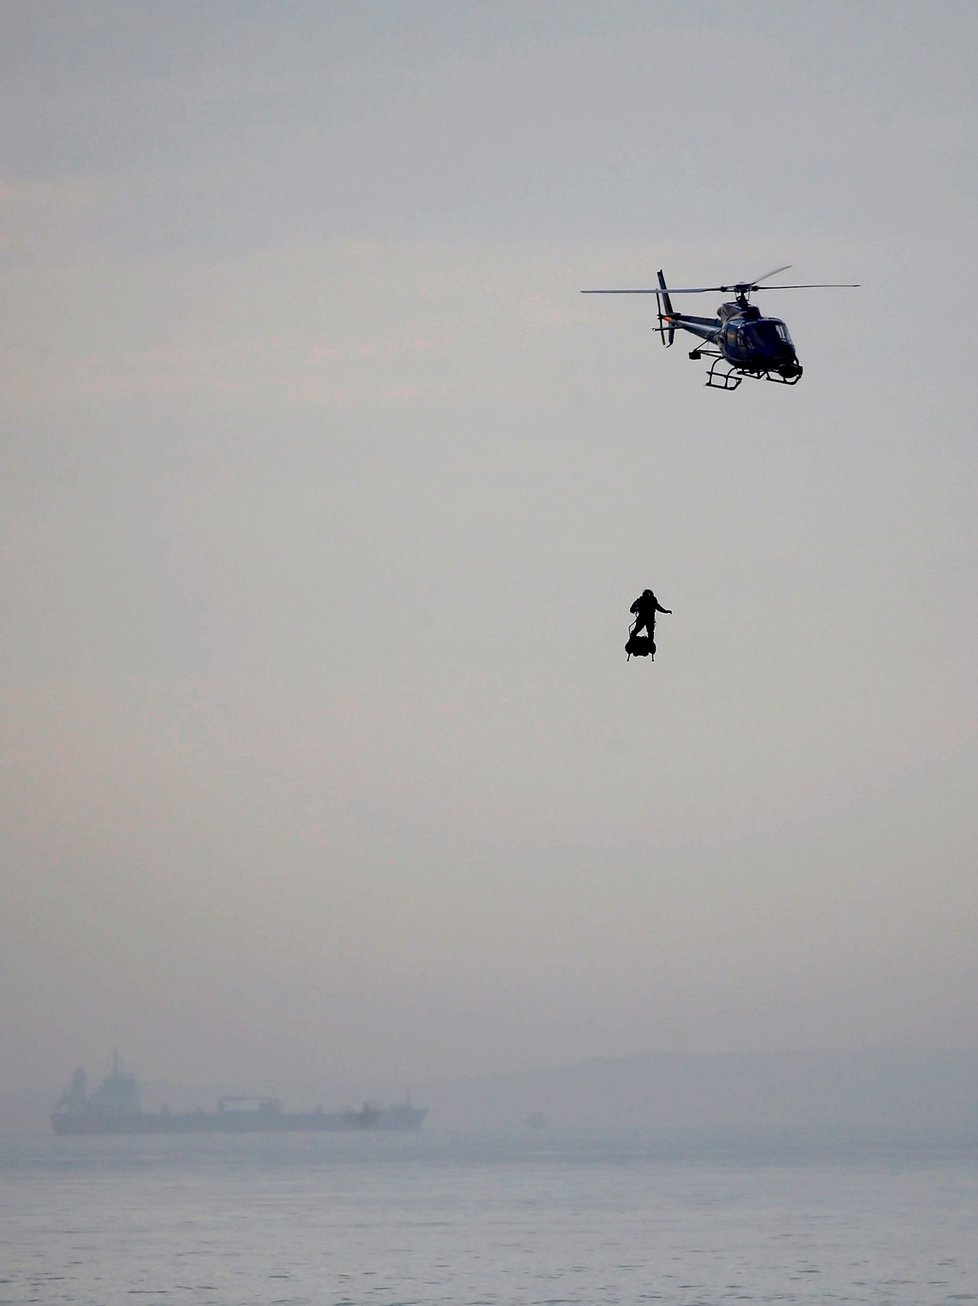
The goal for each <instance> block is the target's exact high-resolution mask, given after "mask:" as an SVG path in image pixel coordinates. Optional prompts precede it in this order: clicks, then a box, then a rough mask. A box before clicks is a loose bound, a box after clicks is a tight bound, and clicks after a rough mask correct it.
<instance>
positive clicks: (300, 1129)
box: [51, 1109, 403, 1135]
mask: <svg viewBox="0 0 978 1306" xmlns="http://www.w3.org/2000/svg"><path fill="white" fill-rule="evenodd" d="M381 1115H382V1113H381V1112H380V1111H375V1110H373V1109H367V1110H363V1111H336V1112H333V1111H308V1112H301V1113H294V1114H293V1113H288V1112H284V1111H281V1112H280V1111H190V1112H186V1113H182V1114H179V1115H177V1114H170V1113H166V1112H160V1113H159V1114H158V1115H152V1114H148V1113H145V1112H142V1113H140V1114H139V1115H116V1114H113V1113H109V1112H97V1111H92V1112H78V1113H68V1112H64V1113H58V1112H55V1113H54V1114H53V1115H52V1116H51V1127H52V1128H53V1130H54V1132H55V1133H56V1134H72V1135H83V1134H84V1135H93V1134H102V1135H104V1134H271V1133H276V1134H281V1133H352V1132H357V1131H360V1130H365V1129H376V1128H378V1126H379V1123H380V1119H381ZM401 1127H403V1126H401Z"/></svg>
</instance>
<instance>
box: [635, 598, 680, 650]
mask: <svg viewBox="0 0 978 1306" xmlns="http://www.w3.org/2000/svg"><path fill="white" fill-rule="evenodd" d="M628 610H629V612H631V613H633V615H634V617H635V624H634V625H633V626H632V628H631V630H629V632H628V643H627V644H626V645H625V652H626V653H627V654H628V656H629V657H631V656H632V654H634V655H635V656H636V657H640V658H647V657H651V658H653V659H654V658H655V614H656V613H657V612H665V613H668V614H669V615H670V616H671V615H672V609H671V608H664V607H663V606H662V604H661V603H660V602H659V600H658V599H657V598H656V597H655V595H654V594H653V593H652V591H651V590H643V591H642V593H641V594H640V595H639V596H638V598H637V599H636V600H635V602H634V603H633V604H632V606H631V607H630V608H629V609H628ZM643 629H644V630H645V631H646V634H645V635H640V634H639V631H640V630H643Z"/></svg>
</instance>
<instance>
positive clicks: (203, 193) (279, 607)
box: [0, 0, 978, 1096]
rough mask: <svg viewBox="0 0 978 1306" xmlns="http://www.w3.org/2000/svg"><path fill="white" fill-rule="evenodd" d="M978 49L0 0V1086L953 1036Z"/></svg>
mask: <svg viewBox="0 0 978 1306" xmlns="http://www.w3.org/2000/svg"><path fill="white" fill-rule="evenodd" d="M976 37H978V8H976V7H975V5H974V4H973V3H971V0H961V2H960V3H959V2H957V0H938V2H937V3H931V4H927V5H924V4H917V3H909V2H903V0H886V2H885V3H882V2H881V3H868V2H866V0H856V2H855V3H853V2H852V0H846V3H840V2H837V0H823V3H820V4H818V5H812V4H802V3H774V2H773V0H772V3H767V2H764V0H757V2H755V0H746V3H743V4H739V5H729V4H723V3H713V2H712V0H690V2H689V3H680V2H679V0H675V3H667V2H665V0H660V2H650V0H638V2H636V3H632V2H631V0H620V2H616V3H606V4H599V3H593V2H592V0H588V2H587V3H584V2H581V3H578V2H577V0H535V2H533V3H530V2H529V0H519V2H514V3H483V2H480V0H472V2H471V3H464V4H463V3H461V2H459V3H442V2H440V0H438V2H435V0H432V2H427V0H391V2H389V3H379V2H372V0H362V2H360V3H353V2H352V0H351V2H350V3H343V4H338V3H329V2H328V0H317V2H316V3H312V2H311V0H309V2H307V0H296V2H294V3H271V2H268V3H252V2H250V0H235V2H231V0H209V3H208V4H206V5H200V4H197V3H192V4H191V3H182V2H180V0H175V2H171V3H167V4H151V3H145V2H142V0H129V2H127V3H112V2H111V0H100V2H99V3H98V4H83V3H63V2H60V0H57V2H50V3H49V2H46V0H7V3H6V4H4V6H3V9H2V13H0V65H2V67H0V72H2V77H0V87H2V89H0V105H2V115H0V121H2V154H0V214H2V216H0V240H2V250H3V263H2V267H3V299H4V312H3V326H2V332H3V340H2V350H0V357H2V368H3V376H2V387H0V413H2V442H3V465H4V476H3V490H2V493H3V558H2V561H3V583H4V591H5V599H4V623H5V637H4V672H3V676H2V679H0V712H2V719H3V731H2V749H3V757H2V760H3V768H4V771H3V786H2V792H3V823H2V827H3V828H2V839H3V910H2V915H0V935H2V937H0V970H2V973H0V1044H2V1046H3V1048H4V1053H5V1056H4V1064H5V1071H4V1083H3V1084H2V1085H0V1086H2V1087H7V1088H16V1087H19V1086H22V1085H28V1084H32V1085H41V1086H45V1085H48V1084H50V1085H51V1087H52V1092H53V1093H54V1092H56V1091H57V1090H59V1089H60V1088H61V1086H62V1081H63V1080H65V1079H66V1078H67V1076H68V1075H69V1074H70V1071H71V1069H72V1067H73V1066H74V1065H75V1064H77V1063H79V1062H81V1063H84V1064H86V1065H87V1066H88V1067H89V1069H90V1070H91V1071H92V1072H93V1073H96V1074H97V1073H98V1072H99V1071H101V1070H102V1069H104V1068H105V1066H106V1063H107V1061H108V1058H109V1056H110V1054H111V1051H112V1049H113V1048H115V1047H118V1048H119V1049H120V1050H121V1051H122V1052H123V1054H124V1055H125V1056H126V1057H127V1059H128V1060H129V1061H130V1062H131V1063H132V1064H133V1065H134V1067H135V1068H136V1069H137V1070H138V1071H139V1073H140V1074H141V1075H142V1076H144V1077H146V1078H150V1077H154V1076H163V1077H167V1078H169V1079H171V1080H180V1079H182V1080H184V1081H187V1082H199V1083H207V1082H216V1081H222V1082H241V1083H254V1082H257V1081H262V1082H267V1081H279V1082H282V1083H289V1082H304V1083H310V1084H317V1085H322V1087H323V1089H324V1091H331V1089H332V1087H333V1086H338V1085H344V1086H346V1085H350V1086H352V1087H353V1088H354V1089H356V1090H359V1091H362V1092H363V1093H364V1094H368V1093H369V1094H372V1095H377V1096H381V1095H383V1094H385V1093H387V1094H391V1093H396V1092H399V1091H401V1090H402V1088H403V1086H404V1084H406V1083H415V1084H417V1083H423V1082H424V1081H425V1080H427V1079H433V1078H436V1077H441V1076H454V1075H468V1074H474V1073H478V1072H482V1071H490V1070H508V1069H517V1068H521V1067H528V1066H532V1065H541V1064H549V1063H557V1062H563V1061H570V1060H574V1059H577V1058H581V1057H586V1056H591V1055H612V1056H613V1055H617V1054H624V1053H632V1052H642V1051H652V1050H656V1049H660V1048H689V1049H690V1050H694V1051H696V1050H703V1051H706V1050H728V1049H741V1048H772V1049H776V1048H792V1047H794V1048H811V1047H820V1046H833V1047H848V1048H855V1047H867V1046H871V1047H880V1046H895V1047H907V1048H920V1047H924V1048H927V1047H933V1048H937V1047H974V1046H976V1045H978V1021H976V1015H975V1004H974V993H975V981H976V960H975V958H976V951H975V927H976V916H978V913H976V907H978V891H976V877H975V826H976V817H975V793H976V784H975V781H976V770H978V768H976V746H975V739H976V732H975V724H976V722H975V706H976V696H975V673H974V666H975V648H976V645H978V621H976V611H975V589H974V575H975V561H976V529H975V516H976V514H975V420H974V414H973V408H974V402H975V388H974V374H975V355H974V339H973V332H972V331H971V329H970V326H969V322H970V319H971V308H972V302H973V300H974V297H975V294H976V287H978V267H976V258H975V241H974V218H975V175H976V173H975V158H974V154H975V141H976V135H975V128H974V124H975V98H976V91H975V81H974V67H975V61H976V54H978V40H976ZM782 263H791V264H792V265H793V267H792V270H791V272H790V273H789V274H786V276H785V277H783V278H775V280H779V279H780V280H787V281H795V280H797V281H806V282H808V281H830V282H836V281H840V282H850V281H851V282H860V283H861V288H860V289H858V290H813V291H789V292H785V293H784V294H782V295H773V294H772V295H770V296H768V297H767V298H766V299H764V300H762V301H761V302H762V304H763V305H764V306H765V307H766V308H767V309H768V310H769V311H772V312H776V313H778V314H780V315H783V316H784V317H785V318H786V319H787V321H788V323H789V325H790V328H791V330H792V333H793V335H794V338H795V343H796V345H797V348H798V352H799V355H800V358H801V361H802V363H803V365H804V367H805V375H804V378H803V380H802V381H801V383H800V385H798V386H797V387H796V388H793V389H789V388H786V387H780V386H774V385H767V384H757V383H751V382H746V383H745V384H744V385H743V386H742V387H741V388H740V390H739V391H737V393H735V394H723V393H717V392H715V391H712V390H707V389H705V388H704V387H703V380H704V370H705V369H704V365H703V364H702V363H692V362H690V361H689V360H688V359H687V357H686V355H687V352H688V349H689V347H690V345H689V344H688V343H685V342H684V341H683V340H678V341H677V344H676V347H675V348H673V349H672V350H671V351H669V352H667V351H665V350H663V349H661V348H660V347H659V344H658V341H657V338H656V337H655V336H654V335H653V334H652V333H651V332H650V330H649V327H650V326H651V325H653V324H654V304H655V301H654V299H650V298H646V297H640V296H635V297H628V298H612V297H608V298H600V297H582V296H581V295H580V294H579V293H578V291H579V290H580V289H581V288H582V287H590V286H647V285H650V284H653V283H654V279H655V272H656V269H657V268H659V267H663V268H664V269H665V270H666V273H667V275H668V276H669V278H670V279H671V280H672V281H673V282H674V283H675V284H680V285H682V284H686V285H690V284H693V285H697V284H700V285H703V284H706V285H709V284H714V283H718V282H723V281H730V280H736V279H740V278H745V277H746V278H749V277H752V276H757V275H759V274H761V273H762V272H765V271H767V270H768V269H769V268H771V267H776V266H777V265H779V264H782ZM721 298H722V296H715V297H711V296H707V297H704V298H703V299H700V300H697V301H692V300H687V301H685V302H684V304H683V305H682V307H685V308H686V309H687V311H691V312H700V313H705V312H712V311H713V309H715V307H716V304H717V303H718V302H719V300H720V299H721ZM646 586H651V587H652V588H654V589H655V591H656V593H657V594H658V595H659V597H660V600H661V602H662V603H663V604H664V606H666V607H669V608H672V609H673V615H672V616H668V617H661V618H660V621H659V628H658V644H659V652H658V655H657V657H656V660H655V662H654V664H653V663H650V662H648V661H646V660H632V661H631V662H626V659H625V654H624V651H623V644H624V640H625V637H626V634H627V628H628V622H629V619H630V618H629V614H628V607H629V604H630V603H631V601H632V600H633V599H634V598H635V596H636V595H637V594H638V593H639V591H640V590H642V589H643V588H644V587H646Z"/></svg>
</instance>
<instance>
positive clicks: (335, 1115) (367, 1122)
mask: <svg viewBox="0 0 978 1306" xmlns="http://www.w3.org/2000/svg"><path fill="white" fill-rule="evenodd" d="M427 1114H428V1112H427V1108H425V1107H415V1106H412V1105H411V1103H410V1102H402V1103H398V1104H396V1105H394V1106H389V1107H377V1106H371V1105H369V1104H368V1103H366V1102H365V1103H364V1104H363V1106H362V1107H361V1108H360V1109H359V1110H358V1111H353V1110H350V1111H325V1110H324V1109H323V1108H322V1107H321V1106H320V1107H316V1108H315V1109H314V1110H313V1111H297V1112H296V1111H285V1110H283V1108H282V1103H281V1102H280V1101H279V1100H278V1098H275V1097H246V1096H240V1095H236V1094H235V1095H227V1096H225V1097H222V1098H221V1099H220V1100H219V1101H218V1104H217V1110H216V1111H203V1110H197V1111H179V1112H177V1111H170V1110H169V1109H168V1108H167V1107H165V1106H164V1107H163V1108H162V1110H160V1111H157V1112H150V1111H144V1110H143V1108H142V1099H141V1096H140V1090H139V1083H138V1081H137V1080H136V1077H135V1076H134V1075H132V1074H130V1073H129V1071H127V1070H126V1068H125V1066H124V1065H123V1063H122V1059H121V1058H120V1057H119V1054H118V1053H116V1054H115V1056H114V1057H113V1060H112V1072H111V1074H109V1075H108V1076H107V1077H106V1078H105V1079H104V1080H103V1081H102V1083H101V1084H100V1085H99V1087H98V1088H97V1089H96V1090H95V1091H94V1092H92V1093H90V1092H89V1091H88V1079H87V1077H86V1075H85V1072H84V1070H82V1069H78V1070H76V1071H75V1073H74V1076H73V1077H72V1081H71V1086H70V1088H68V1090H67V1091H66V1092H65V1093H63V1094H62V1096H61V1098H60V1099H59V1101H58V1104H57V1106H55V1108H54V1110H53V1111H52V1112H51V1127H52V1128H53V1130H54V1132H55V1133H56V1134H244V1133H288V1132H292V1133H298V1132H302V1131H305V1132H310V1133H325V1132H333V1131H345V1132H350V1131H355V1130H370V1129H396V1130H408V1129H419V1128H420V1127H421V1123H422V1121H423V1120H424V1118H425V1116H426V1115H427Z"/></svg>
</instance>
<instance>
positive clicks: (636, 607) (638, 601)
mask: <svg viewBox="0 0 978 1306" xmlns="http://www.w3.org/2000/svg"><path fill="white" fill-rule="evenodd" d="M641 602H642V600H641V599H636V600H635V602H634V603H633V604H632V606H631V607H630V608H629V609H628V611H629V612H638V605H639V604H640V603H641Z"/></svg>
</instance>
